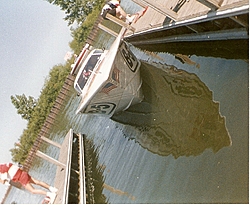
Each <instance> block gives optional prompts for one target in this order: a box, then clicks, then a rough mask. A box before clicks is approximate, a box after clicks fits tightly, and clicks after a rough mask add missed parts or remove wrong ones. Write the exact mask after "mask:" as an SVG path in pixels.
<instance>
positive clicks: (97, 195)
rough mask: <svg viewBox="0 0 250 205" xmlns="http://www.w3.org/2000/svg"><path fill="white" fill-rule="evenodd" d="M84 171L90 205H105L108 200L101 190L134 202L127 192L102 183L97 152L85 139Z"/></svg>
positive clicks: (103, 168) (88, 140) (101, 168)
mask: <svg viewBox="0 0 250 205" xmlns="http://www.w3.org/2000/svg"><path fill="white" fill-rule="evenodd" d="M84 141H85V152H84V153H85V158H86V160H85V170H86V187H87V189H86V190H87V195H88V197H87V199H88V202H89V203H91V204H107V203H108V200H107V199H106V196H105V195H104V194H103V189H107V190H109V191H110V192H112V193H114V194H116V195H119V196H127V197H128V198H129V199H130V200H135V197H134V196H133V195H131V194H129V193H128V192H124V191H122V190H120V189H117V188H115V187H112V186H110V185H108V184H105V183H104V176H103V172H104V170H105V168H106V167H105V166H104V165H100V164H99V159H98V157H99V154H98V152H99V150H98V148H96V147H95V145H94V143H93V140H90V139H87V138H85V140H84Z"/></svg>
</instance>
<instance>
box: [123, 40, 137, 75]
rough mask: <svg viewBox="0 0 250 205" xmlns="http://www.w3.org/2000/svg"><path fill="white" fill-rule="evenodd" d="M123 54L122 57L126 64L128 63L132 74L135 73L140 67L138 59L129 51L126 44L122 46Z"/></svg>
mask: <svg viewBox="0 0 250 205" xmlns="http://www.w3.org/2000/svg"><path fill="white" fill-rule="evenodd" d="M121 53H122V57H123V58H124V60H125V62H126V63H127V65H128V67H129V69H130V70H131V71H132V72H135V71H136V68H137V66H138V61H137V59H136V57H135V56H134V54H133V53H131V51H130V50H129V49H128V47H127V45H126V44H125V43H123V44H122V47H121Z"/></svg>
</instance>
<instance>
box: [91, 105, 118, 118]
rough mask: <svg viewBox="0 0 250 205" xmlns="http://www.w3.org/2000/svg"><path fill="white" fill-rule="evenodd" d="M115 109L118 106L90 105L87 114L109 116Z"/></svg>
mask: <svg viewBox="0 0 250 205" xmlns="http://www.w3.org/2000/svg"><path fill="white" fill-rule="evenodd" d="M115 107H116V105H115V104H114V103H108V102H103V103H95V104H91V105H90V107H89V108H88V111H87V112H88V113H98V114H106V115H108V114H110V113H112V112H113V110H114V109H115Z"/></svg>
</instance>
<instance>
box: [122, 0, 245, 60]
mask: <svg viewBox="0 0 250 205" xmlns="http://www.w3.org/2000/svg"><path fill="white" fill-rule="evenodd" d="M133 1H134V2H135V3H137V4H138V5H140V6H141V7H146V6H148V10H147V12H146V13H145V14H144V16H142V17H141V18H140V19H139V20H138V21H137V22H136V23H132V25H131V26H133V27H134V28H135V31H128V32H127V33H126V36H125V40H126V41H128V42H130V43H131V44H133V45H135V46H136V47H139V48H141V49H146V50H149V51H157V52H161V51H162V52H170V53H173V54H186V55H192V54H197V55H202V56H206V55H208V54H209V55H210V56H215V57H225V58H245V59H248V41H249V31H248V29H249V1H248V0H173V1H164V0H133ZM208 51H209V52H208Z"/></svg>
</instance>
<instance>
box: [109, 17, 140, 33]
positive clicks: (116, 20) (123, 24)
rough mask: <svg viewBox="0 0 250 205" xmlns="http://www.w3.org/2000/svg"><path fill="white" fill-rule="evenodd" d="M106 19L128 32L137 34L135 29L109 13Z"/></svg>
mask: <svg viewBox="0 0 250 205" xmlns="http://www.w3.org/2000/svg"><path fill="white" fill-rule="evenodd" d="M106 18H107V19H109V20H110V21H113V22H114V23H116V24H118V25H120V26H122V27H125V28H126V29H128V30H131V31H132V32H135V28H134V27H132V26H130V25H129V24H127V23H126V22H124V21H122V20H120V19H118V18H117V17H114V16H112V15H111V14H109V13H107V15H106Z"/></svg>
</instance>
